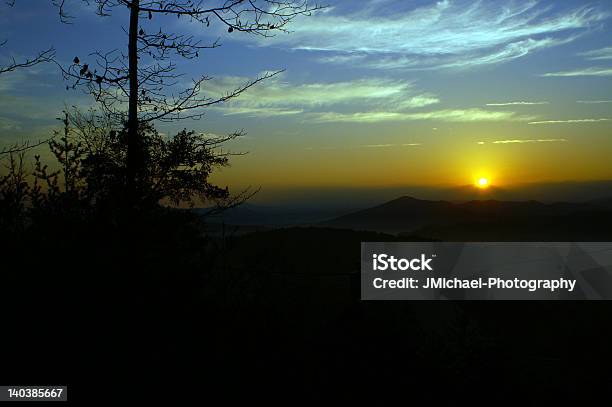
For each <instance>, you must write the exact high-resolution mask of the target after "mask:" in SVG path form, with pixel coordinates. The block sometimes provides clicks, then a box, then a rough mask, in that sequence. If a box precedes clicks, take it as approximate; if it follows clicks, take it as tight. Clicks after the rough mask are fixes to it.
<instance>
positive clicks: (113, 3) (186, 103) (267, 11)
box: [54, 0, 321, 191]
mask: <svg viewBox="0 0 612 407" xmlns="http://www.w3.org/2000/svg"><path fill="white" fill-rule="evenodd" d="M81 1H84V2H85V3H87V4H92V5H95V8H96V12H97V14H98V15H100V16H109V15H110V14H111V13H112V12H113V10H114V9H116V8H118V7H127V8H128V9H129V21H128V28H127V29H124V31H125V32H126V35H127V52H124V51H123V50H118V49H117V50H111V51H106V52H102V51H96V52H94V53H92V54H90V55H89V56H88V57H87V59H88V60H87V61H86V60H81V58H79V57H78V56H77V57H75V58H74V60H73V61H72V64H71V65H69V66H61V69H62V72H63V75H64V78H65V79H66V80H68V81H69V83H70V84H71V86H72V87H77V86H85V87H86V89H87V90H88V91H89V92H90V93H91V94H92V95H94V97H95V98H96V100H97V101H98V102H99V103H100V104H101V105H102V107H103V109H104V111H105V114H109V115H111V116H113V117H114V118H115V119H116V120H117V122H121V123H123V124H124V126H125V127H126V130H127V145H128V148H127V150H128V154H127V169H128V174H127V182H128V185H127V187H128V191H135V188H134V186H135V185H136V184H137V183H138V179H139V177H140V176H141V173H142V172H143V166H144V157H143V155H144V153H143V140H142V138H141V137H140V135H139V132H138V129H139V126H140V125H141V124H142V123H150V122H153V121H175V120H180V119H185V118H192V119H198V118H200V117H202V115H203V112H204V110H205V108H207V107H209V106H211V105H215V104H219V103H223V102H225V101H227V100H229V99H231V98H234V97H236V96H238V95H240V94H241V93H242V92H244V91H245V90H247V89H248V88H250V87H251V86H253V85H255V84H256V83H259V82H261V81H263V80H265V79H267V78H270V77H272V76H274V75H277V74H278V73H280V72H281V71H276V72H268V73H265V74H264V75H262V76H260V77H257V78H255V79H253V80H250V81H248V82H246V83H244V84H243V85H242V86H239V87H237V88H236V89H232V90H229V91H228V92H227V93H225V94H224V95H222V96H220V97H207V96H203V95H202V94H201V93H200V91H201V89H202V87H203V86H204V84H205V83H206V82H207V81H208V80H210V79H211V78H210V77H208V76H206V75H203V76H201V77H199V78H197V79H195V80H193V83H192V84H191V86H189V87H187V88H185V89H178V86H179V78H181V76H182V75H181V74H180V73H177V72H176V64H175V63H174V62H173V60H172V57H173V56H176V57H180V58H185V59H193V58H198V57H199V56H200V53H202V52H203V51H205V50H208V49H212V48H216V47H218V46H219V45H220V43H219V40H218V39H217V40H215V41H212V42H210V43H203V42H202V41H200V40H198V39H196V38H194V37H193V36H192V35H188V34H180V33H178V34H177V33H171V32H167V31H164V29H159V30H158V31H156V32H147V21H148V20H157V19H168V18H175V19H176V18H178V19H181V18H182V19H185V20H187V21H189V22H191V23H199V24H200V25H201V26H202V27H203V29H206V28H207V27H211V26H214V25H221V26H223V27H224V30H226V31H227V32H228V33H232V32H242V33H245V34H248V35H256V36H263V37H268V36H272V35H274V34H275V32H280V31H286V30H287V28H286V27H287V24H288V23H289V22H291V21H292V20H293V19H294V18H295V17H297V16H300V15H308V14H310V13H311V12H313V11H314V10H317V9H319V8H321V7H320V6H318V5H311V4H309V3H308V2H307V0H304V1H301V2H298V3H296V2H293V1H290V0H218V1H204V0H81ZM54 4H55V5H56V6H57V7H58V9H59V15H60V18H61V20H62V21H63V22H70V20H71V19H72V16H71V15H70V13H69V11H68V10H67V7H68V1H67V0H54ZM126 105H127V112H126V111H125V108H124V107H125V106H126Z"/></svg>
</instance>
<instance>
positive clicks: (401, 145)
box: [304, 143, 423, 151]
mask: <svg viewBox="0 0 612 407" xmlns="http://www.w3.org/2000/svg"><path fill="white" fill-rule="evenodd" d="M422 145H423V144H422V143H400V144H391V143H389V144H361V145H356V146H344V147H342V149H343V150H354V149H362V148H391V147H393V148H398V147H419V146H422ZM338 149H340V148H339V147H330V146H324V147H306V148H304V150H308V151H313V150H338Z"/></svg>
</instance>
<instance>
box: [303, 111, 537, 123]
mask: <svg viewBox="0 0 612 407" xmlns="http://www.w3.org/2000/svg"><path fill="white" fill-rule="evenodd" d="M531 119H532V118H530V117H519V116H516V114H515V113H514V112H491V111H487V110H482V109H445V110H434V111H430V112H418V113H407V112H391V111H373V112H358V113H335V112H325V113H314V114H312V115H310V121H312V122H314V123H328V122H354V123H377V122H383V121H418V120H438V121H443V122H458V123H461V122H492V121H517V120H531Z"/></svg>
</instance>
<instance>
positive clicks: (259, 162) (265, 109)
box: [0, 0, 612, 187]
mask: <svg viewBox="0 0 612 407" xmlns="http://www.w3.org/2000/svg"><path fill="white" fill-rule="evenodd" d="M70 3H71V2H70V0H69V1H68V4H69V10H70V11H71V13H72V14H73V15H74V17H75V18H74V20H73V21H72V24H61V23H60V22H59V18H58V16H57V13H56V10H55V9H54V8H53V7H52V6H51V5H49V4H47V3H46V2H40V1H35V0H21V1H20V0H18V1H17V4H16V6H15V7H14V8H12V9H11V8H8V7H6V6H4V5H3V6H1V11H0V13H1V14H0V27H1V28H0V38H4V39H6V40H7V41H8V42H7V44H6V45H5V47H3V48H2V50H1V54H0V55H1V56H0V63H1V62H2V61H6V59H7V58H9V57H15V58H20V57H24V56H27V55H32V54H34V53H35V52H36V51H37V50H40V49H42V48H46V47H48V46H54V47H55V48H56V50H57V55H58V58H59V59H60V60H62V61H64V62H65V63H69V61H71V60H72V58H74V56H76V55H78V56H80V57H81V58H84V57H85V56H87V55H88V54H89V53H90V52H92V51H95V50H102V51H108V50H112V49H116V48H118V49H120V50H121V49H124V48H126V38H125V34H124V32H123V31H122V27H125V25H126V24H127V19H126V15H127V14H126V11H125V10H122V9H117V10H116V12H115V13H114V14H113V15H112V16H111V17H106V18H100V17H98V16H97V15H95V10H94V8H93V7H92V6H86V5H85V4H84V3H83V2H81V1H76V0H73V1H72V4H70ZM327 4H328V5H329V7H328V8H327V9H325V10H323V11H321V12H318V13H315V15H313V16H310V17H300V18H298V19H296V20H295V21H294V22H293V23H292V24H291V26H290V27H289V28H290V30H291V32H290V33H279V34H278V35H276V36H275V37H274V38H260V37H256V36H252V35H247V34H243V33H237V32H234V33H231V34H229V33H227V32H226V31H225V29H224V28H223V27H222V26H221V25H219V24H215V23H214V22H213V24H211V27H209V28H205V27H202V26H201V25H199V24H194V23H189V22H187V21H185V20H178V19H175V18H159V19H158V18H155V19H153V20H151V21H148V20H146V19H145V20H144V21H143V28H144V29H145V30H157V28H159V26H160V25H163V26H164V27H166V28H167V29H169V30H170V31H175V32H185V33H190V34H193V35H195V36H197V37H198V38H201V39H202V40H203V41H213V40H214V39H216V38H220V41H221V43H222V47H220V48H218V49H214V50H208V51H205V52H203V53H202V55H201V56H200V58H199V59H197V60H193V61H181V60H180V59H176V62H177V65H178V69H179V71H181V72H183V73H185V76H184V80H185V82H184V84H186V82H187V81H188V80H189V79H191V78H195V77H198V76H199V75H201V74H207V75H210V76H211V77H212V80H211V81H209V82H208V84H207V87H205V89H204V91H205V93H207V94H210V95H218V94H221V93H223V92H224V91H226V90H229V89H232V88H233V87H235V86H237V85H239V84H241V83H244V82H245V81H246V80H248V79H249V78H253V77H255V76H257V75H258V74H260V73H262V72H266V71H273V70H279V69H285V72H284V73H283V74H281V75H279V76H277V77H275V78H273V79H270V80H268V81H267V82H265V83H262V84H261V85H257V86H256V87H254V88H252V89H250V90H249V91H248V92H247V93H245V94H244V95H242V96H241V97H240V98H238V99H236V100H234V101H231V102H230V103H227V104H225V105H223V106H217V107H214V108H211V109H209V110H208V111H207V113H206V116H205V117H204V118H203V119H202V120H200V121H197V122H193V121H190V122H183V123H180V124H177V125H172V126H170V125H165V124H164V125H161V126H160V128H161V129H162V130H163V131H164V132H168V133H169V132H172V131H174V130H176V129H177V128H182V127H189V128H194V129H196V130H200V131H203V132H209V133H216V134H217V133H218V134H222V133H226V132H229V131H232V130H236V129H240V128H244V129H245V130H246V131H247V132H248V136H247V137H245V138H244V139H243V140H242V141H239V142H237V143H236V144H235V145H232V146H231V148H232V149H236V150H241V151H247V150H248V151H250V154H249V155H247V156H245V157H239V158H237V159H236V160H235V162H234V165H233V166H232V168H231V169H228V170H225V171H223V172H222V173H221V174H220V175H219V176H220V179H221V181H222V182H227V183H229V184H231V185H247V184H254V185H263V186H266V185H269V186H271V187H280V186H289V185H293V186H299V185H304V186H316V185H335V184H337V185H347V184H350V185H391V184H393V185H400V184H449V183H450V184H452V183H461V182H462V180H466V181H467V182H469V181H468V180H469V179H470V178H471V177H473V176H476V174H480V173H487V174H490V176H491V177H495V178H497V180H498V181H499V183H517V182H522V181H525V182H529V181H534V182H536V181H545V180H566V179H578V180H582V179H584V180H586V179H606V178H609V177H612V168H611V167H612V166H610V165H609V164H607V161H605V157H606V155H604V154H603V152H605V151H608V152H609V151H612V150H611V147H612V142H611V141H610V140H609V139H610V135H611V132H610V130H611V129H612V40H611V38H612V35H611V30H612V4H611V3H610V2H609V1H563V2H558V1H460V0H455V1H452V0H448V1H438V2H431V1H392V0H367V1H359V2H356V1H330V2H328V3H327ZM73 104H77V105H79V106H88V105H93V102H92V100H91V98H89V96H87V95H84V94H83V93H82V92H80V91H79V90H69V91H66V89H65V83H63V81H62V79H61V76H60V74H59V72H58V70H57V68H56V67H54V66H52V65H50V64H49V65H39V66H36V67H34V68H32V69H30V70H27V71H20V72H15V73H12V74H10V76H9V74H7V75H3V77H2V78H0V107H1V110H0V138H2V140H5V141H7V142H9V141H13V140H15V139H18V138H23V137H30V138H38V137H41V135H44V134H48V133H49V132H50V131H51V130H52V129H53V128H56V127H57V124H56V121H55V120H54V118H55V117H57V116H58V115H59V113H60V112H61V110H62V108H63V106H64V105H68V106H70V105H73ZM543 156H546V157H547V158H546V160H544V161H542V157H543ZM432 157H433V158H432ZM567 160H572V161H573V164H572V166H571V171H570V170H569V169H567V170H563V169H561V168H559V165H558V163H559V162H561V161H567ZM313 163H315V164H316V165H315V166H314V167H315V168H313ZM362 167H363V168H362Z"/></svg>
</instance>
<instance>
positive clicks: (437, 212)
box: [321, 196, 612, 233]
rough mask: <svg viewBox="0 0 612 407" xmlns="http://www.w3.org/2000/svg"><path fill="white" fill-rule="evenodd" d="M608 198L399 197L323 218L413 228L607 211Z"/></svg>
mask: <svg viewBox="0 0 612 407" xmlns="http://www.w3.org/2000/svg"><path fill="white" fill-rule="evenodd" d="M611 208H612V206H611V205H610V201H609V200H601V201H600V202H587V203H568V202H559V203H553V204H544V203H541V202H538V201H498V200H472V201H467V202H459V203H453V202H449V201H430V200H422V199H416V198H413V197H409V196H404V197H400V198H397V199H394V200H392V201H389V202H386V203H384V204H382V205H378V206H375V207H373V208H369V209H364V210H360V211H357V212H353V213H350V214H347V215H343V216H340V217H337V218H335V219H331V220H329V221H326V222H322V223H321V225H322V226H326V227H335V228H346V229H353V230H369V231H377V232H385V233H407V232H414V231H417V230H419V229H421V228H424V227H430V228H431V227H437V226H448V225H451V224H458V223H461V224H470V223H475V222H476V223H483V222H500V221H504V220H505V221H507V220H510V219H521V220H526V219H534V220H536V219H537V220H541V219H544V218H550V217H567V216H571V215H576V214H581V213H593V212H599V211H604V212H608V211H610V209H611Z"/></svg>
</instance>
